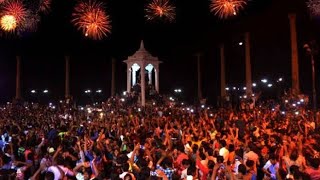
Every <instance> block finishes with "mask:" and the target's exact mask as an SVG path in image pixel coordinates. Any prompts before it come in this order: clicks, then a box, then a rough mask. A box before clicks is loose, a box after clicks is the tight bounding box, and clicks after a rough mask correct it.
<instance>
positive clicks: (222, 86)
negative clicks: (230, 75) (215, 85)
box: [220, 44, 226, 98]
mask: <svg viewBox="0 0 320 180" xmlns="http://www.w3.org/2000/svg"><path fill="white" fill-rule="evenodd" d="M220 96H221V98H223V97H225V96H226V74H225V56H224V44H221V45H220Z"/></svg>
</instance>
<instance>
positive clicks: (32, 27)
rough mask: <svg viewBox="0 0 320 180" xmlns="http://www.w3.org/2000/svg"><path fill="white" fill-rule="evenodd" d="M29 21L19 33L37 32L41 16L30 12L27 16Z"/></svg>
mask: <svg viewBox="0 0 320 180" xmlns="http://www.w3.org/2000/svg"><path fill="white" fill-rule="evenodd" d="M26 19H27V21H25V22H24V23H23V24H21V26H20V27H19V31H20V33H21V32H35V31H36V30H37V28H38V24H39V22H40V16H39V14H36V13H32V12H30V11H29V12H28V13H27V15H26Z"/></svg>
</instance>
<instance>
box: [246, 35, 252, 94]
mask: <svg viewBox="0 0 320 180" xmlns="http://www.w3.org/2000/svg"><path fill="white" fill-rule="evenodd" d="M245 48H246V88H247V89H246V93H247V94H251V93H252V78H251V54H250V33H249V32H246V33H245Z"/></svg>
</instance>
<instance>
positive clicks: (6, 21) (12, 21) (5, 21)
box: [0, 15, 17, 31]
mask: <svg viewBox="0 0 320 180" xmlns="http://www.w3.org/2000/svg"><path fill="white" fill-rule="evenodd" d="M0 22H1V29H3V30H5V31H13V30H15V29H16V27H17V20H16V18H15V17H14V16H12V15H4V16H2V17H1V21H0Z"/></svg>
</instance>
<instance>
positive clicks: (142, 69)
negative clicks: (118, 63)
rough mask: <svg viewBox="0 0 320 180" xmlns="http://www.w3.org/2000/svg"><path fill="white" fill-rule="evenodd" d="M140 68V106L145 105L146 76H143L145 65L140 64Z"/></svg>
mask: <svg viewBox="0 0 320 180" xmlns="http://www.w3.org/2000/svg"><path fill="white" fill-rule="evenodd" d="M140 66H141V70H140V74H141V76H140V78H141V106H145V105H146V82H145V81H146V78H145V72H144V71H145V65H144V64H141V65H140Z"/></svg>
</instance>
